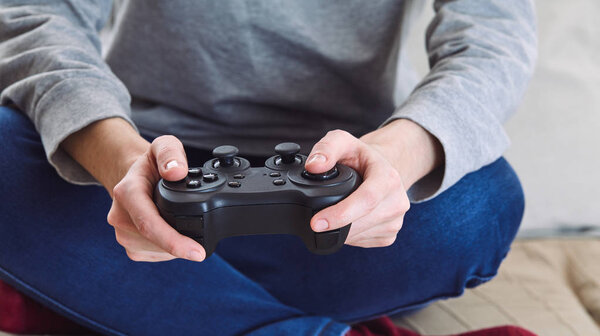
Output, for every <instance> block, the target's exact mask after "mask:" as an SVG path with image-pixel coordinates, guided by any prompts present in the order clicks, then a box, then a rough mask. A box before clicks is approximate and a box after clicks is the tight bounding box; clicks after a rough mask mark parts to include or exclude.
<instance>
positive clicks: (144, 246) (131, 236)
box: [115, 228, 175, 258]
mask: <svg viewBox="0 0 600 336" xmlns="http://www.w3.org/2000/svg"><path fill="white" fill-rule="evenodd" d="M115 238H116V239H117V242H118V243H119V245H121V246H123V247H124V248H126V249H127V250H128V251H133V252H155V253H163V254H169V253H166V252H165V251H164V250H163V249H161V248H160V247H158V246H157V245H156V244H154V243H152V242H151V241H149V240H148V239H146V238H145V237H143V236H142V235H140V234H139V233H137V232H131V231H128V230H122V229H120V228H115ZM169 255H170V256H171V257H172V258H174V257H175V256H173V255H171V254H169Z"/></svg>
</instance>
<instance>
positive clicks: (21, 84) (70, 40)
mask: <svg viewBox="0 0 600 336" xmlns="http://www.w3.org/2000/svg"><path fill="white" fill-rule="evenodd" d="M111 6H112V1H110V0H60V1H59V0H56V1H42V0H38V1H34V0H15V1H9V0H0V92H1V93H0V104H2V105H9V106H13V107H15V108H17V109H19V110H20V111H22V112H23V113H25V114H27V116H28V117H29V118H30V119H31V121H32V122H33V124H34V125H35V128H36V130H37V131H38V133H39V134H40V136H41V141H42V144H43V146H44V149H45V152H46V155H47V158H48V160H49V162H50V163H51V164H52V166H54V167H55V168H56V170H57V172H58V173H59V175H61V176H62V177H63V178H64V179H66V180H67V181H69V182H72V183H78V184H90V183H95V179H94V178H93V177H92V176H91V175H90V174H89V173H88V172H87V171H86V170H85V169H83V167H81V166H80V165H79V164H78V163H77V162H76V161H74V160H73V159H72V158H71V157H70V156H69V155H68V154H67V153H66V152H64V151H63V150H62V149H61V147H60V146H59V145H60V143H61V142H62V141H63V140H64V139H65V138H66V137H68V136H69V135H70V134H72V133H74V132H76V131H78V130H80V129H82V128H84V127H85V126H87V125H89V124H90V123H92V122H95V121H98V120H101V119H106V118H111V117H120V118H123V119H125V120H126V121H128V122H129V123H131V124H132V125H133V122H132V121H131V119H130V117H129V115H130V107H129V105H130V100H131V98H130V96H129V93H128V91H127V89H126V88H125V86H124V85H123V84H122V83H121V82H120V81H119V80H118V79H117V77H116V76H115V75H114V74H113V73H112V72H111V71H110V69H109V67H108V66H107V65H106V63H105V62H104V61H103V59H102V56H101V45H100V39H99V36H98V32H99V30H100V29H101V28H102V27H103V26H104V24H105V22H106V20H107V19H108V17H109V15H110V11H111Z"/></svg>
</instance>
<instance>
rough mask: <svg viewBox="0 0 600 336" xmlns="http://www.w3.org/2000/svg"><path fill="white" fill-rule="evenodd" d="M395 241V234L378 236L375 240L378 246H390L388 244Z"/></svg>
mask: <svg viewBox="0 0 600 336" xmlns="http://www.w3.org/2000/svg"><path fill="white" fill-rule="evenodd" d="M395 241H396V236H392V237H385V238H378V239H377V240H376V241H375V244H376V245H377V246H378V247H386V246H390V245H392V244H394V242H395Z"/></svg>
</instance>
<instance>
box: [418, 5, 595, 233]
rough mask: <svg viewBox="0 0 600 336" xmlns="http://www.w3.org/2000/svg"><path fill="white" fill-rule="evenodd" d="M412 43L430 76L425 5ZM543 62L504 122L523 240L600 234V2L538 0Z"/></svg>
mask: <svg viewBox="0 0 600 336" xmlns="http://www.w3.org/2000/svg"><path fill="white" fill-rule="evenodd" d="M426 2H427V4H426V6H425V11H424V13H423V15H421V17H420V18H419V21H418V22H417V23H416V26H414V27H413V31H412V32H411V34H410V38H409V40H408V42H407V45H408V57H409V59H410V61H411V62H413V64H415V65H416V66H417V69H418V71H419V73H420V74H421V75H423V74H424V73H426V71H427V70H428V64H427V57H426V53H425V40H424V34H425V29H426V26H427V24H428V23H429V21H430V19H431V17H432V16H433V10H432V1H431V0H428V1H426ZM536 7H537V16H538V36H539V57H538V63H537V68H536V71H535V74H534V77H533V79H532V81H531V83H530V86H529V89H528V90H527V93H526V94H525V97H524V99H523V102H522V104H521V106H520V108H519V111H518V112H517V113H516V114H515V115H514V116H513V117H512V118H511V119H510V120H509V122H508V123H507V124H506V128H507V132H508V134H509V136H510V137H511V140H512V146H511V147H510V149H509V150H508V151H507V152H506V157H507V159H508V160H509V161H510V162H511V163H512V165H513V166H514V168H515V170H516V171H517V173H518V174H519V176H520V177H521V181H522V183H523V187H524V189H525V194H526V203H527V204H526V210H525V218H524V220H523V225H522V227H521V234H522V235H528V234H531V233H543V232H542V231H544V230H541V229H547V228H558V227H570V228H576V227H581V226H592V227H596V228H597V229H596V231H595V232H599V231H600V23H599V21H598V18H599V17H600V1H597V0H570V1H564V0H538V1H536Z"/></svg>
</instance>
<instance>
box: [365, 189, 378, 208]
mask: <svg viewBox="0 0 600 336" xmlns="http://www.w3.org/2000/svg"><path fill="white" fill-rule="evenodd" d="M362 202H363V204H364V206H365V208H366V209H367V210H368V211H371V210H373V209H375V207H377V204H379V193H378V192H377V191H376V190H374V189H372V188H368V189H365V190H364V192H363V197H362Z"/></svg>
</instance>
